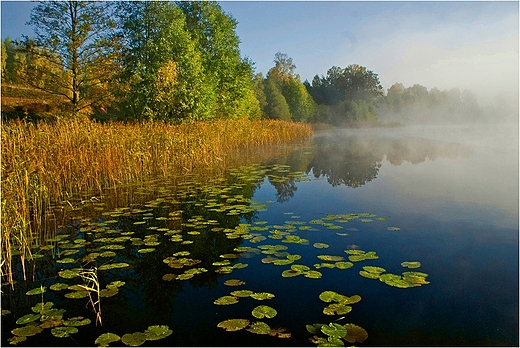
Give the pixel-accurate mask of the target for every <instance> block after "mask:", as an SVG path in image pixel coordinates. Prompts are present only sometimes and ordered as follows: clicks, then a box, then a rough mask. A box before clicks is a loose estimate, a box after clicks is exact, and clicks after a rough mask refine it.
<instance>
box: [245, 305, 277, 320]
mask: <svg viewBox="0 0 520 348" xmlns="http://www.w3.org/2000/svg"><path fill="white" fill-rule="evenodd" d="M251 314H253V316H254V317H255V318H258V319H262V318H274V317H275V316H276V314H277V312H276V309H274V308H272V307H269V306H265V305H261V306H257V307H255V308H254V309H253V311H252V312H251Z"/></svg>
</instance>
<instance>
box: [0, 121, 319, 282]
mask: <svg viewBox="0 0 520 348" xmlns="http://www.w3.org/2000/svg"><path fill="white" fill-rule="evenodd" d="M311 134H312V129H311V127H310V126H309V125H306V124H301V123H291V122H283V121H276V120H257V121H251V120H247V119H237V120H218V121H212V122H194V123H189V124H180V125H174V124H170V123H167V122H145V123H122V122H108V123H99V122H95V121H92V120H89V119H74V120H58V121H56V122H54V123H52V124H50V123H43V122H42V123H37V124H33V123H25V122H21V121H13V122H9V123H4V124H2V129H1V136H2V138H1V144H2V148H1V151H2V153H1V158H2V162H1V169H2V173H1V174H2V178H1V184H2V186H1V194H2V197H1V227H2V231H1V237H2V240H1V260H0V262H1V269H2V275H5V276H7V279H8V281H9V282H12V280H13V278H12V272H13V265H14V263H13V262H14V260H13V256H15V255H17V254H18V255H20V260H21V265H22V268H23V267H25V261H26V260H27V259H30V258H31V246H32V245H34V244H39V243H40V242H41V238H44V237H42V236H43V232H44V231H46V230H47V228H46V221H47V219H46V216H47V215H49V214H52V209H51V204H52V203H53V202H59V201H65V202H69V204H71V203H70V202H72V201H74V198H75V197H81V196H85V194H89V195H90V194H91V193H92V192H98V194H99V195H103V190H105V189H107V188H114V187H117V186H120V185H125V184H128V183H131V182H133V181H135V180H139V179H142V178H145V177H148V176H150V175H157V174H159V175H167V174H168V173H171V172H176V171H185V172H192V171H194V170H197V169H199V168H211V167H212V166H215V165H220V164H222V163H223V162H225V161H226V156H227V154H228V153H230V152H231V151H232V150H236V149H243V148H249V147H255V146H259V145H272V144H280V143H287V142H292V141H295V140H300V139H304V138H307V137H309V136H310V135H311ZM22 272H23V273H24V274H25V272H24V270H23V269H22Z"/></svg>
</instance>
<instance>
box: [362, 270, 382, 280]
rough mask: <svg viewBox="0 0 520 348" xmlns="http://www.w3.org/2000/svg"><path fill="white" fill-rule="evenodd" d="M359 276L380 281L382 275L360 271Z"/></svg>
mask: <svg viewBox="0 0 520 348" xmlns="http://www.w3.org/2000/svg"><path fill="white" fill-rule="evenodd" d="M359 275H361V276H362V277H365V278H369V279H379V276H380V274H379V273H372V272H367V271H359Z"/></svg>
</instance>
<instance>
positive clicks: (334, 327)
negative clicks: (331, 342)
mask: <svg viewBox="0 0 520 348" xmlns="http://www.w3.org/2000/svg"><path fill="white" fill-rule="evenodd" d="M321 332H323V333H324V334H325V335H327V336H330V337H337V338H341V337H345V335H346V334H347V329H345V327H344V326H343V325H339V324H336V323H330V324H328V325H323V326H322V327H321Z"/></svg>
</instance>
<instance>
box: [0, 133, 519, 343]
mask: <svg viewBox="0 0 520 348" xmlns="http://www.w3.org/2000/svg"><path fill="white" fill-rule="evenodd" d="M515 127H516V128H515ZM518 158H519V156H518V126H517V125H516V126H513V127H509V126H485V127H476V126H457V127H451V128H448V127H430V128H402V129H392V130H374V129H372V130H337V131H332V132H330V131H329V132H323V133H317V134H316V135H315V138H314V141H313V144H312V145H307V146H303V147H296V148H294V149H293V150H292V151H291V152H289V153H288V154H287V155H285V156H281V157H279V158H276V159H273V160H271V161H268V162H266V163H261V164H258V165H254V166H250V165H249V166H244V167H241V168H238V169H236V170H233V171H231V173H228V174H227V175H226V176H224V177H221V178H210V179H206V180H202V179H200V178H195V177H193V178H192V177H188V176H186V177H174V178H171V179H169V180H150V181H149V182H145V183H142V184H141V185H136V186H133V187H131V188H128V190H127V191H124V192H123V193H121V192H119V195H122V196H125V197H126V201H125V203H126V204H125V206H121V208H124V209H120V210H117V211H116V210H115V209H114V208H113V207H110V208H109V207H108V204H105V205H103V204H102V203H103V202H101V203H99V202H98V203H96V204H93V205H92V207H91V208H92V209H90V210H89V212H88V213H87V211H86V210H87V209H85V211H83V212H81V214H82V218H78V219H76V220H74V221H72V223H70V224H68V227H67V226H66V227H64V231H67V232H68V233H70V238H66V239H64V240H63V241H54V242H49V243H48V244H52V245H53V246H54V248H53V249H50V250H43V251H40V252H38V251H35V252H38V253H39V254H41V255H43V257H42V258H40V259H38V261H36V263H35V267H34V268H33V270H34V272H33V274H34V279H31V280H30V281H29V282H27V283H25V282H19V284H18V286H17V288H16V291H15V292H12V291H11V290H10V288H8V287H6V286H4V287H3V288H2V290H3V293H2V309H9V310H11V312H12V313H11V314H8V315H5V316H2V344H3V345H8V344H9V343H8V341H7V340H8V339H9V338H11V337H13V335H12V334H11V332H10V331H11V330H12V329H14V328H15V327H22V326H23V325H22V324H15V321H16V320H17V319H18V318H20V317H22V316H23V315H26V314H29V313H32V311H31V307H32V306H34V305H36V304H37V303H39V302H41V301H42V295H33V296H26V295H25V292H26V291H28V290H30V289H33V288H36V287H39V286H40V285H43V286H46V287H47V290H46V292H45V293H44V294H43V301H44V302H49V301H52V302H53V303H54V307H56V308H63V309H66V313H65V314H64V316H63V319H67V318H71V317H75V316H83V317H85V318H90V319H91V321H92V323H91V324H89V325H85V326H80V327H78V332H77V333H75V334H72V335H71V337H66V338H56V337H53V336H52V335H51V329H49V328H47V329H44V330H43V331H42V332H41V333H38V334H36V335H34V336H30V337H28V338H27V341H25V342H22V343H21V345H28V346H64V345H65V346H93V345H95V344H94V341H95V340H96V338H97V337H99V336H100V335H101V334H102V333H107V332H111V333H115V334H117V335H119V336H123V335H124V334H127V333H134V332H144V331H145V330H146V329H147V328H148V327H149V326H151V325H167V326H168V327H169V329H171V330H172V331H173V333H172V334H171V335H170V336H168V337H166V338H163V339H160V340H157V341H146V342H145V343H144V344H143V346H315V344H313V343H311V342H310V341H309V338H311V337H312V336H313V334H311V333H309V332H308V331H307V330H306V325H307V324H313V323H321V324H328V323H332V322H335V323H338V324H341V325H343V324H346V323H352V324H355V325H358V326H360V327H362V328H364V329H365V330H366V332H367V333H368V338H367V339H366V341H364V342H363V343H355V344H356V345H359V346H467V345H471V346H518V344H519V341H518V326H519V320H518V315H519V312H518V308H519V307H518V293H519V292H518V275H519V269H518V260H519V254H518V232H519V230H518ZM350 213H352V214H361V215H346V214H350ZM331 215H337V216H331ZM339 215H341V216H339ZM347 220H350V221H347ZM136 223H137V224H136ZM327 223H330V224H333V225H334V226H340V227H336V228H334V226H332V228H331V225H328V226H327ZM239 224H247V225H242V227H239V228H238V231H241V233H242V235H238V236H236V235H235V236H233V233H231V232H232V231H237V226H239ZM302 226H306V227H302ZM389 227H390V229H389ZM392 227H398V228H399V229H398V230H397V229H392ZM275 231H278V232H275ZM130 232H134V233H133V234H131V233H130ZM194 232H195V233H194ZM280 233H281V236H280V237H281V238H282V239H276V238H277V235H279V234H280ZM230 234H231V235H230ZM175 235H177V236H180V237H174V236H175ZM287 235H288V236H295V239H292V241H293V242H292V243H291V242H288V239H287ZM125 236H126V237H128V238H136V239H134V240H131V239H128V238H127V239H125ZM146 236H148V237H146ZM121 237H123V238H122V239H121ZM172 237H173V238H174V239H175V238H177V240H176V241H172ZM230 237H231V238H230ZM297 237H300V239H298V238H297ZM114 238H116V239H114ZM117 238H120V239H117ZM137 238H139V239H137ZM289 238H291V237H289ZM77 239H79V241H78V240H77ZM301 239H306V240H307V242H305V240H304V241H303V242H302V240H301ZM74 240H76V241H74ZM190 241H193V242H190ZM294 241H297V243H294ZM315 243H325V244H327V245H328V247H327V248H317V247H316V246H315V245H314V244H315ZM114 244H117V245H122V246H124V249H111V248H112V245H114ZM266 245H282V246H284V247H287V249H286V250H282V251H281V252H282V254H276V255H271V256H274V257H276V258H280V259H283V258H287V255H288V254H290V255H299V256H301V258H300V259H298V260H296V261H294V262H293V263H292V264H288V265H275V264H272V263H264V262H263V261H262V259H265V258H266V257H267V256H269V255H267V254H265V253H262V251H265V250H266V249H265V248H264V246H266ZM318 246H319V245H318ZM237 247H251V248H254V249H250V250H249V251H248V252H244V250H245V249H236V248H237ZM147 248H149V249H151V248H153V249H154V250H153V251H152V250H150V252H146V253H142V252H138V250H140V249H141V250H142V249H147ZM266 248H267V247H266ZM347 249H358V250H363V251H367V252H368V251H374V252H375V253H376V254H377V256H378V258H377V259H369V260H365V261H355V262H353V267H351V268H348V269H339V268H327V267H319V266H316V265H317V264H320V263H332V264H333V263H334V261H332V262H331V261H324V260H321V259H319V258H318V257H317V256H318V255H331V256H342V257H343V258H344V259H345V261H348V257H349V254H347V253H346V252H345V250H347ZM71 250H72V251H71ZM74 250H79V251H78V252H77V253H74V254H72V253H73V252H74ZM107 250H112V251H113V252H114V253H115V255H114V256H111V257H97V258H95V260H94V259H92V258H91V259H90V262H89V259H88V258H87V255H89V254H92V253H95V252H98V253H99V252H103V251H107ZM237 250H238V251H237ZM182 251H188V252H189V255H186V256H182V255H181V254H177V255H179V256H175V258H176V259H180V258H182V257H184V258H190V259H192V260H196V262H198V263H197V264H194V265H185V266H184V267H182V268H172V267H169V266H168V264H167V263H166V262H167V261H166V262H165V261H163V260H165V259H166V258H168V257H174V256H173V254H174V253H177V252H182ZM67 254H70V255H67ZM226 254H234V256H237V258H234V257H232V256H233V255H226ZM53 255H54V257H53ZM221 255H222V256H221ZM91 256H92V255H91ZM65 258H71V259H72V261H71V262H72V263H56V262H55V260H60V259H61V260H63V259H65ZM225 259H227V260H229V263H230V266H233V265H237V264H238V266H236V267H234V268H232V269H229V268H228V269H226V268H222V267H226V266H225V265H224V266H219V265H214V263H215V262H219V261H222V260H225ZM170 260H171V259H170ZM264 261H265V260H264ZM404 261H419V262H420V263H421V266H420V267H419V268H416V269H407V268H405V267H403V266H401V263H402V262H404ZM114 262H126V263H128V266H127V267H124V268H121V269H112V270H98V277H99V281H100V284H101V285H102V287H105V286H106V284H108V283H110V282H111V281H116V280H119V281H124V282H125V284H124V285H123V286H121V287H120V288H119V292H118V293H117V294H116V295H115V296H112V297H103V298H101V309H102V312H101V317H102V323H103V325H102V326H100V325H95V324H94V321H95V314H94V313H93V312H92V310H91V307H90V306H89V304H88V299H86V298H82V299H68V298H66V297H65V296H64V294H66V293H68V292H71V291H70V290H61V291H54V290H50V289H49V286H50V285H52V284H53V283H55V282H64V283H67V284H77V283H82V281H81V279H80V278H78V277H76V278H73V279H63V278H61V277H59V276H58V272H59V271H61V270H64V269H74V268H78V267H80V266H81V267H83V268H90V267H92V266H94V265H95V266H97V267H100V266H101V265H103V264H110V263H114ZM243 264H247V267H244V265H243ZM295 264H296V265H306V266H308V267H309V268H310V269H311V270H317V271H319V272H321V274H322V276H321V278H319V279H312V278H308V277H305V276H304V275H303V274H302V275H298V276H296V277H290V278H286V277H282V272H283V271H284V270H288V269H290V268H291V266H292V265H295ZM363 266H379V267H383V268H385V269H386V272H387V273H393V274H397V275H401V274H402V273H403V272H406V271H419V272H423V273H426V274H428V276H427V278H426V280H427V281H428V282H429V284H424V285H422V286H414V287H409V288H398V287H394V286H390V285H388V284H385V283H384V282H382V281H379V280H378V279H368V278H365V277H362V276H361V275H360V274H359V271H361V270H363V268H362V267H363ZM197 268H204V270H205V272H203V273H200V274H195V275H193V277H192V278H190V279H186V280H180V279H174V280H170V281H169V280H164V279H163V276H164V275H165V274H174V275H180V274H183V272H185V271H186V270H190V269H192V270H193V269H197ZM229 271H230V273H226V272H229ZM230 279H237V280H241V281H243V282H245V284H243V285H240V286H228V285H226V284H224V282H225V281H227V280H230ZM243 289H247V290H251V291H253V292H269V293H271V294H273V295H275V297H274V298H272V299H269V300H261V301H260V300H255V299H253V298H251V297H237V298H238V303H235V304H231V305H216V304H214V303H213V302H214V301H215V300H216V299H218V298H220V297H222V296H226V295H230V292H232V291H235V290H243ZM327 290H329V291H335V292H337V293H339V294H342V295H347V296H352V295H359V296H361V301H360V302H358V303H355V304H352V305H351V306H352V311H351V312H349V313H347V314H344V315H325V314H324V313H323V309H324V308H325V307H326V306H327V305H329V303H326V302H323V301H322V300H320V298H319V295H320V294H321V293H322V292H323V291H327ZM259 305H267V306H270V307H272V308H274V309H276V311H277V315H276V316H275V317H273V318H267V319H266V318H264V319H257V318H255V317H254V316H253V315H252V310H253V309H254V308H255V307H256V306H259ZM227 319H247V320H249V321H250V322H255V321H263V322H265V323H267V324H268V325H269V326H270V327H271V328H272V329H277V328H284V329H285V332H286V333H290V334H291V336H290V337H289V338H280V337H276V336H270V335H259V334H254V333H251V332H247V331H246V330H240V331H236V332H227V331H225V330H223V329H222V328H219V327H217V324H219V323H220V322H222V321H224V320H227ZM34 323H35V324H40V323H41V321H35V322H34ZM318 336H320V337H327V336H326V335H325V334H323V333H321V334H320V335H318ZM344 343H345V345H351V344H352V343H349V342H344ZM122 345H124V344H123V343H122V342H120V341H119V342H115V343H112V344H111V346H122Z"/></svg>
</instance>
